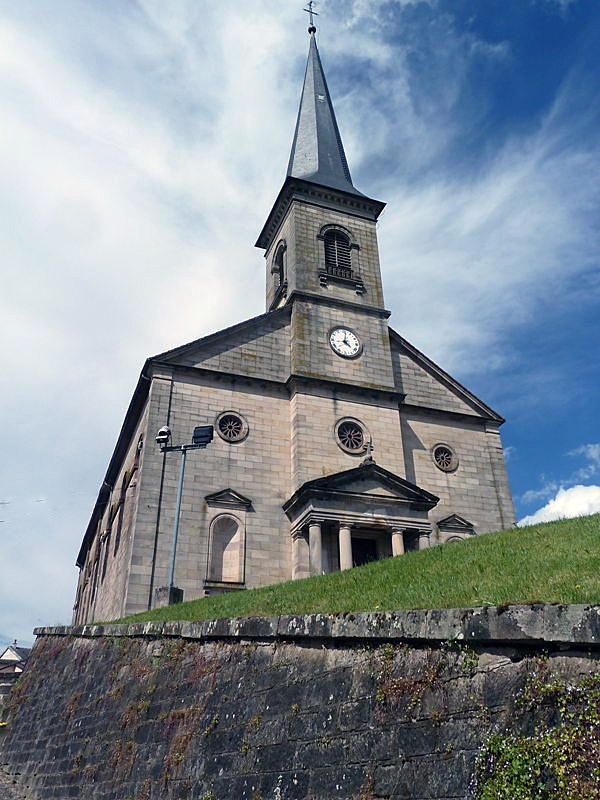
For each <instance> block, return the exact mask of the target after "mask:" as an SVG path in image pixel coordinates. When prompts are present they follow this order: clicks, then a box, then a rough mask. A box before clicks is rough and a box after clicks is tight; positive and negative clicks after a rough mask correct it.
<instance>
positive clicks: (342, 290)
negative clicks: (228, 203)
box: [256, 21, 394, 389]
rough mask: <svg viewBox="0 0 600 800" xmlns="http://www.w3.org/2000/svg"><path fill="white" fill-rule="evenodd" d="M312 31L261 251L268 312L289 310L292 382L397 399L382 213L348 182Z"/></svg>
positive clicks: (378, 205) (378, 204) (379, 205)
mask: <svg viewBox="0 0 600 800" xmlns="http://www.w3.org/2000/svg"><path fill="white" fill-rule="evenodd" d="M308 31H309V35H310V44H309V51H308V60H307V64H306V72H305V76H304V85H303V88H302V95H301V98H300V107H299V110H298V118H297V121H296V129H295V132H294V138H293V142H292V149H291V153H290V159H289V163H288V169H287V175H286V178H285V181H284V184H283V186H282V188H281V191H280V192H279V194H278V196H277V199H276V200H275V203H274V205H273V208H272V209H271V211H270V213H269V216H268V217H267V221H266V223H265V225H264V227H263V229H262V231H261V233H260V236H259V238H258V241H257V243H256V246H257V247H260V248H262V249H264V250H265V260H266V308H267V311H273V310H275V309H277V308H281V307H282V306H285V305H292V325H293V333H294V335H293V337H292V351H291V357H292V358H291V363H292V370H293V372H294V374H298V375H310V376H311V377H314V378H321V379H329V380H331V379H332V378H333V379H335V380H341V381H342V382H346V381H347V382H349V383H352V384H353V385H361V384H368V385H370V386H373V387H375V386H376V387H377V388H379V387H381V388H384V387H385V388H386V389H391V388H392V387H393V385H394V381H393V375H392V368H391V362H390V356H389V338H388V332H387V322H386V320H387V318H388V317H389V313H388V312H387V311H386V310H385V306H384V300H383V288H382V282H381V271H380V266H379V251H378V246H377V231H376V225H377V219H378V217H379V215H380V213H381V212H382V210H383V208H384V207H385V203H382V202H381V201H379V200H373V199H371V198H369V197H367V196H366V195H364V194H363V193H362V192H360V191H359V190H358V189H357V188H356V187H355V186H354V184H353V182H352V177H351V175H350V169H349V167H348V161H347V159H346V154H345V152H344V147H343V144H342V138H341V136H340V131H339V128H338V124H337V120H336V118H335V112H334V109H333V104H332V102H331V97H330V94H329V89H328V87H327V81H326V80H325V74H324V71H323V66H322V63H321V59H320V56H319V51H318V48H317V42H316V36H315V34H316V27H315V26H314V24H312V21H311V25H310V27H309V29H308ZM336 331H338V332H337V333H336ZM339 331H341V332H339ZM332 334H333V338H331V336H332ZM350 341H351V342H352V346H350V344H349V342H350ZM344 351H347V352H344ZM344 359H345V360H344ZM351 362H352V363H351Z"/></svg>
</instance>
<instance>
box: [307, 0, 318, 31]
mask: <svg viewBox="0 0 600 800" xmlns="http://www.w3.org/2000/svg"><path fill="white" fill-rule="evenodd" d="M313 1H314V0H310V1H309V3H308V8H305V9H304V11H306V13H307V14H308V15H309V18H310V25H309V28H308V32H309V33H316V31H317V29H316V27H315V21H314V19H313V17H318V16H319V14H318V13H317V12H316V11H314V10H313Z"/></svg>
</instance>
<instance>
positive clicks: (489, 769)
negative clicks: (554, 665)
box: [472, 659, 600, 800]
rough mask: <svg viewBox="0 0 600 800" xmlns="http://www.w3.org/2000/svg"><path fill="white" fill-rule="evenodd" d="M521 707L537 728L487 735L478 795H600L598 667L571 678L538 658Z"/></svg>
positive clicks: (510, 798)
mask: <svg viewBox="0 0 600 800" xmlns="http://www.w3.org/2000/svg"><path fill="white" fill-rule="evenodd" d="M517 711H518V712H520V719H521V721H522V722H523V721H524V720H526V719H531V720H534V723H533V731H532V732H531V733H528V734H523V733H500V732H495V733H493V734H492V735H491V736H490V737H489V738H488V739H487V741H486V743H485V745H484V747H483V749H482V751H481V753H480V755H479V758H478V761H477V768H476V773H475V777H474V782H473V787H472V789H473V791H472V797H473V798H474V800H550V798H560V800H600V673H597V674H591V675H588V676H586V677H584V678H583V679H582V680H581V681H579V682H578V683H576V684H570V683H567V682H564V681H562V680H560V679H559V678H557V677H556V676H555V675H552V674H550V673H549V671H548V667H547V663H546V662H545V661H544V660H543V659H537V661H536V663H535V668H534V670H532V672H531V673H530V675H529V678H528V681H527V684H526V686H525V688H524V689H523V691H522V692H521V694H520V695H519V697H518V698H517Z"/></svg>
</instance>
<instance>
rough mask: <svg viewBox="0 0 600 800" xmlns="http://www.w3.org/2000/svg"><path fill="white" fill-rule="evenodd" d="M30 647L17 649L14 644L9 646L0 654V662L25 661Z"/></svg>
mask: <svg viewBox="0 0 600 800" xmlns="http://www.w3.org/2000/svg"><path fill="white" fill-rule="evenodd" d="M30 653H31V647H18V646H17V645H15V644H9V645H8V647H6V648H5V649H4V651H3V652H2V653H0V661H10V662H14V661H27V659H28V658H29V654H30Z"/></svg>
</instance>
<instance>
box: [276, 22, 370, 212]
mask: <svg viewBox="0 0 600 800" xmlns="http://www.w3.org/2000/svg"><path fill="white" fill-rule="evenodd" d="M313 13H316V12H313ZM308 30H309V33H310V48H309V51H308V62H307V64H306V74H305V76H304V87H303V89H302V97H301V99H300V109H299V111H298V120H297V122H296V132H295V134H294V141H293V144H292V152H291V155H290V161H289V164H288V170H287V175H288V177H292V178H301V179H303V180H306V181H311V182H312V183H318V184H320V185H321V186H329V187H331V188H333V189H341V190H342V191H345V192H350V193H352V194H358V195H361V196H362V194H361V192H359V191H358V190H357V189H355V188H354V186H353V185H352V178H351V177H350V170H349V169H348V162H347V161H346V154H345V153H344V146H343V145H342V138H341V136H340V132H339V130H338V126H337V122H336V119H335V113H334V111H333V105H332V103H331V97H330V96H329V90H328V88H327V82H326V80H325V74H324V72H323V66H322V64H321V59H320V58H319V51H318V50H317V42H316V39H315V31H316V28H315V26H314V25H313V24H312V19H311V26H310V27H309V29H308Z"/></svg>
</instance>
